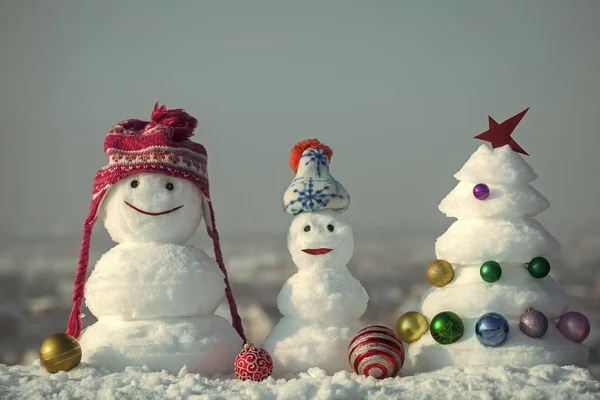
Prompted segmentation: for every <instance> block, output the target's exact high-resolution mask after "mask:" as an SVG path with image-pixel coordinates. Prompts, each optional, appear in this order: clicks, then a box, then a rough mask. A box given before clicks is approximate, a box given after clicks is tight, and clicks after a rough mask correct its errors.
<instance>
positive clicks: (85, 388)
mask: <svg viewBox="0 0 600 400" xmlns="http://www.w3.org/2000/svg"><path fill="white" fill-rule="evenodd" d="M0 398H2V399H3V400H16V399H19V400H22V399H27V400H36V399H50V398H52V399H64V400H70V399H94V400H108V399H132V400H133V399H135V400H137V399H140V400H141V399H143V400H152V399H161V400H168V399H194V400H201V399H211V400H212V399H227V400H235V399H257V400H262V399H269V400H270V399H294V400H296V399H299V400H302V399H319V400H326V399H344V400H351V399H382V400H383V399H400V398H402V399H411V400H419V399H470V400H475V399H482V400H483V399H485V400H492V399H509V398H510V399H514V400H519V399H522V400H532V399H561V400H568V399H574V400H575V399H577V400H591V399H600V382H599V381H598V380H596V379H595V378H594V377H592V375H591V374H590V373H589V372H588V371H587V370H585V369H581V368H576V367H558V366H556V365H540V366H537V367H534V368H531V369H527V368H511V367H490V368H452V367H447V368H445V369H443V370H440V371H436V372H433V373H428V374H421V375H416V376H411V377H397V378H389V379H384V380H381V381H377V380H375V379H373V378H365V377H360V376H357V375H354V374H349V373H348V372H338V373H336V374H334V375H333V376H327V375H326V374H325V372H324V371H322V370H320V369H317V368H313V369H310V370H309V371H308V372H307V373H303V374H300V375H298V376H294V377H289V378H288V379H279V380H274V379H272V378H269V379H268V380H266V381H263V382H260V383H256V382H242V381H239V380H237V379H231V378H223V379H212V380H211V379H206V378H202V377H200V376H199V375H193V374H189V373H187V372H186V371H185V370H182V371H180V373H179V374H178V376H174V375H169V374H167V373H166V372H162V373H156V372H154V373H153V372H145V371H144V370H143V368H142V369H139V368H128V369H127V370H126V371H125V372H123V373H112V374H111V373H108V372H106V371H103V370H100V369H97V368H93V367H90V366H83V365H82V366H79V367H78V368H76V369H75V370H73V371H70V372H68V373H65V372H61V373H58V374H55V375H50V374H48V373H47V372H45V371H44V370H43V369H42V368H41V367H40V366H39V365H35V364H34V365H31V366H14V367H7V366H5V365H2V364H0Z"/></svg>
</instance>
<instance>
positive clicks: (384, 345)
mask: <svg viewBox="0 0 600 400" xmlns="http://www.w3.org/2000/svg"><path fill="white" fill-rule="evenodd" d="M348 350H349V356H348V361H349V362H350V366H351V367H352V369H353V370H354V372H356V373H357V374H359V375H364V376H372V377H373V378H376V379H384V378H389V377H393V376H396V375H398V372H400V369H401V368H402V365H404V345H403V344H402V342H401V341H400V339H399V338H398V336H396V334H395V333H394V331H393V330H391V329H390V328H387V327H385V326H381V325H371V326H367V327H366V328H364V329H362V330H360V331H359V332H358V333H357V334H356V336H355V337H354V339H352V341H351V342H350V346H349V348H348Z"/></svg>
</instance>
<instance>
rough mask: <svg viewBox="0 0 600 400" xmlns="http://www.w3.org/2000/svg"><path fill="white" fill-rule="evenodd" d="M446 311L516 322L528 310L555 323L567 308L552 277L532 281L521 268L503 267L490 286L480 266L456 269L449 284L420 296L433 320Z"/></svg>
mask: <svg viewBox="0 0 600 400" xmlns="http://www.w3.org/2000/svg"><path fill="white" fill-rule="evenodd" d="M448 307H451V308H452V311H453V312H455V313H456V314H458V315H460V316H461V317H465V318H478V317H480V316H481V314H482V312H481V310H490V312H495V313H498V314H500V315H502V316H504V318H506V319H507V320H509V321H510V320H511V319H514V320H517V321H518V320H519V317H520V315H521V314H522V313H523V312H525V311H526V310H527V309H528V308H529V307H533V308H535V309H536V310H538V311H541V312H543V313H544V314H545V315H546V317H548V318H550V319H558V318H559V317H560V316H561V315H562V314H564V313H565V311H566V310H567V309H568V308H569V304H568V301H567V295H566V293H565V291H564V289H563V288H562V286H560V285H559V284H558V283H557V282H556V281H555V280H554V279H553V278H552V277H551V276H547V277H546V278H544V279H534V278H532V277H531V275H529V271H527V270H526V269H525V268H524V267H523V265H522V264H502V277H501V278H500V280H499V281H498V282H495V283H493V284H490V283H487V282H485V281H484V280H483V279H481V276H480V274H479V265H477V266H461V265H457V266H456V269H455V275H454V280H453V281H452V283H451V284H449V285H446V286H444V287H443V288H436V287H432V288H431V289H430V290H429V291H428V292H427V293H425V295H424V296H423V302H422V312H423V314H424V315H431V316H434V315H436V314H438V313H440V312H442V311H446V310H447V309H448Z"/></svg>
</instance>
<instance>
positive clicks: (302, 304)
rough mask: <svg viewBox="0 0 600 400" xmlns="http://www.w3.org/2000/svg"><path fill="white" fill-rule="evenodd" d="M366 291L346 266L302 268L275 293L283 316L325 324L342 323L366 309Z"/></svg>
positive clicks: (357, 316)
mask: <svg viewBox="0 0 600 400" xmlns="http://www.w3.org/2000/svg"><path fill="white" fill-rule="evenodd" d="M368 302H369V295H368V294H367V292H366V290H365V288H364V287H363V286H362V285H361V284H360V282H359V281H358V280H356V278H354V277H353V276H352V274H351V273H350V271H348V269H346V268H312V269H301V270H300V271H299V272H298V273H297V274H295V275H293V276H292V277H291V278H289V279H288V280H287V282H286V283H285V284H284V285H283V288H282V289H281V292H280V293H279V296H278V297H277V306H278V307H279V311H281V313H282V314H283V315H285V316H288V317H295V318H299V319H303V320H305V321H314V322H321V323H323V324H327V325H344V324H345V323H346V322H347V321H352V320H357V319H359V318H360V317H361V316H362V315H363V314H364V312H365V311H366V310H367V304H368Z"/></svg>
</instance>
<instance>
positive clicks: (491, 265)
mask: <svg viewBox="0 0 600 400" xmlns="http://www.w3.org/2000/svg"><path fill="white" fill-rule="evenodd" d="M479 275H480V276H481V279H483V280H484V281H486V282H488V283H494V282H497V281H498V280H499V279H500V277H501V276H502V267H500V264H498V263H497V262H496V261H486V262H484V263H483V264H482V265H481V268H480V269H479Z"/></svg>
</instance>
